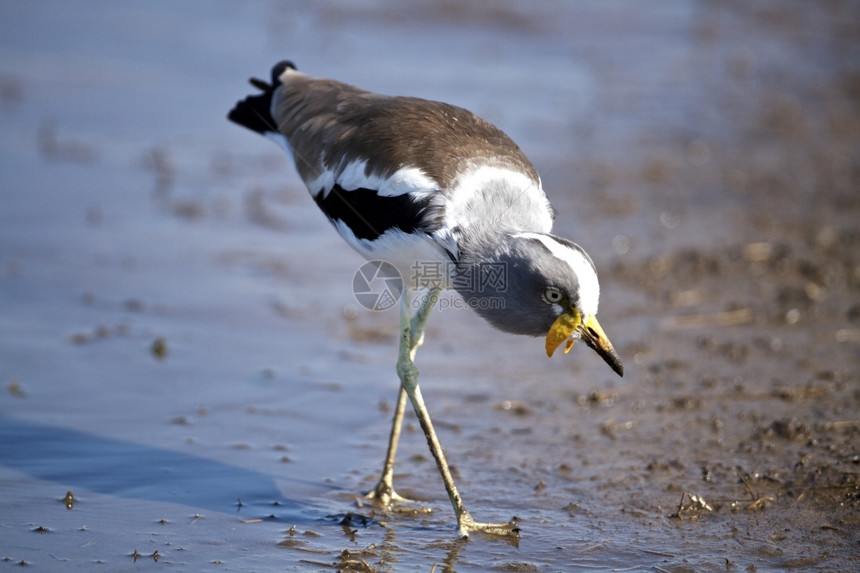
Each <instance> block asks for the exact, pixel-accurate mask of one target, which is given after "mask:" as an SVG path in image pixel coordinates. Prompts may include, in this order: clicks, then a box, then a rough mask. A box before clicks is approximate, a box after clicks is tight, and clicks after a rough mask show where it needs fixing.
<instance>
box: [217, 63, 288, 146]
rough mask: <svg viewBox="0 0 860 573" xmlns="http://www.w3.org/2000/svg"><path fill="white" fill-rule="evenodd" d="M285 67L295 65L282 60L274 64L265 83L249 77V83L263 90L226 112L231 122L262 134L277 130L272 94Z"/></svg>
mask: <svg viewBox="0 0 860 573" xmlns="http://www.w3.org/2000/svg"><path fill="white" fill-rule="evenodd" d="M287 69H293V70H295V69H296V66H295V65H294V64H293V63H292V62H290V61H288V60H283V61H281V62H278V63H277V64H275V66H274V67H273V68H272V83H271V84H269V83H266V82H265V81H263V80H261V79H258V78H251V79H250V80H249V81H250V82H251V85H252V86H254V87H255V88H257V89H260V90H262V91H263V93H261V94H259V95H249V96H248V97H246V98H245V99H243V100H242V101H240V102H239V103H237V104H236V106H235V107H234V108H233V109H232V110H230V113H229V114H227V119H229V120H230V121H232V122H233V123H238V124H239V125H241V126H242V127H247V128H248V129H250V130H252V131H256V132H257V133H259V134H261V135H264V134H265V133H267V132H271V131H277V130H278V126H277V124H276V123H275V119H274V118H273V117H272V94H273V93H274V91H275V88H277V87H278V86H279V85H281V80H280V77H281V74H283V73H284V71H285V70H287Z"/></svg>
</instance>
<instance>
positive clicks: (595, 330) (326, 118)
mask: <svg viewBox="0 0 860 573" xmlns="http://www.w3.org/2000/svg"><path fill="white" fill-rule="evenodd" d="M250 81H251V84H252V85H253V86H255V87H256V88H258V89H259V90H261V91H262V93H259V94H256V95H250V96H248V97H246V98H245V99H244V100H242V101H240V102H239V103H238V104H236V106H235V107H234V108H233V109H232V110H231V111H230V113H229V116H228V117H229V119H230V120H232V121H234V122H235V123H238V124H239V125H242V126H244V127H247V128H248V129H250V130H253V131H256V132H257V133H260V134H262V135H264V136H267V137H269V138H271V139H273V140H275V141H276V142H277V143H279V144H280V145H281V146H283V148H284V149H285V150H286V151H287V153H289V154H290V156H291V157H292V159H293V161H294V163H295V166H296V169H297V170H298V173H299V175H300V176H301V178H302V180H303V181H304V183H305V185H306V186H307V188H308V191H310V194H311V197H312V198H313V200H314V201H315V202H316V204H317V205H318V206H319V208H320V209H321V210H322V211H323V213H325V215H326V216H327V217H328V219H329V220H330V221H331V223H332V224H333V225H334V227H335V229H336V230H337V231H338V233H340V235H341V236H342V237H343V238H344V240H346V242H347V243H349V244H350V246H352V247H353V248H354V249H355V250H357V251H358V252H359V253H361V254H362V255H363V256H364V257H365V258H367V259H368V260H370V261H384V262H387V263H389V264H390V265H393V267H395V268H396V269H397V270H398V272H399V273H400V274H401V276H402V277H403V278H404V279H405V280H406V289H405V291H404V292H403V294H402V296H401V299H400V336H399V340H400V349H399V354H398V360H397V374H398V376H399V377H400V393H399V396H398V400H397V406H396V408H395V414H394V420H393V424H392V429H391V434H390V438H389V444H388V452H387V455H386V458H385V463H384V466H383V471H382V476H381V478H380V480H379V482H378V484H377V485H376V487H375V488H374V489H373V491H371V492H370V493H369V494H367V497H369V498H370V499H372V500H374V501H375V502H377V503H379V504H381V505H383V506H389V505H390V504H392V503H394V502H398V501H402V500H403V498H402V497H400V496H399V495H397V493H396V492H395V490H394V484H393V470H394V457H395V453H396V449H397V442H398V439H399V436H400V428H401V425H402V421H403V415H404V409H405V406H406V401H407V400H409V401H410V402H411V403H412V406H413V408H414V409H415V413H416V415H417V416H418V420H419V423H420V424H421V428H422V430H423V431H424V434H425V436H426V438H427V442H428V445H429V447H430V451H431V453H432V455H433V457H434V459H435V460H436V464H437V466H438V468H439V471H440V473H441V475H442V480H443V482H444V484H445V489H446V490H447V492H448V497H449V498H450V500H451V504H452V506H453V508H454V513H455V515H456V518H457V528H458V531H459V534H460V535H461V536H464V537H465V536H468V535H469V534H470V533H471V532H474V531H482V532H486V533H490V534H495V535H518V534H519V527H518V525H517V523H516V522H515V521H511V522H508V523H480V522H476V521H475V520H474V519H472V516H471V515H470V513H469V512H468V511H467V510H466V507H465V505H464V504H463V501H462V499H461V498H460V494H459V493H458V491H457V488H456V486H455V485H454V480H453V479H452V477H451V472H450V470H449V468H448V463H447V462H446V460H445V455H444V453H443V452H442V447H441V445H440V444H439V440H438V439H437V437H436V432H435V431H434V430H433V424H432V422H431V420H430V415H429V413H428V411H427V407H426V406H425V404H424V400H423V398H422V395H421V390H420V388H419V386H418V370H417V368H416V367H415V363H414V360H415V353H416V351H417V349H418V347H419V346H420V345H421V343H422V342H423V338H424V327H425V324H426V322H427V319H428V316H429V313H430V310H431V309H432V308H433V307H434V305H435V304H436V303H437V301H438V300H439V295H440V293H441V292H442V291H443V290H444V289H451V290H454V291H456V292H457V293H459V295H460V296H461V297H462V300H463V301H464V302H465V303H466V304H467V305H468V306H469V307H471V308H474V309H475V311H476V312H477V313H478V314H479V315H481V316H483V317H484V318H485V319H487V320H488V321H489V322H490V323H491V324H492V325H493V326H495V327H496V328H498V329H500V330H503V331H505V332H510V333H513V334H523V335H531V336H543V337H545V348H546V353H547V355H548V356H552V354H553V352H554V351H555V350H556V349H557V348H558V347H559V346H561V344H562V343H565V348H564V351H565V352H567V351H568V350H570V348H571V346H572V345H573V343H574V341H575V340H577V339H582V340H583V341H584V342H585V343H586V344H587V345H588V346H589V347H591V348H592V349H594V350H595V351H596V352H597V353H598V354H599V355H600V356H601V357H602V358H603V359H604V360H605V361H606V362H607V364H609V366H610V367H611V368H612V370H614V371H615V372H616V373H618V374H619V375H623V367H622V364H621V360H620V359H619V357H618V355H617V353H616V352H615V350H614V349H613V346H612V344H611V343H610V341H609V339H608V338H607V336H606V335H605V334H604V332H603V329H602V328H601V326H600V323H599V322H598V321H597V318H596V315H597V307H598V300H599V297H600V286H599V283H598V280H597V273H596V271H595V268H594V263H593V262H592V260H591V258H590V257H589V256H588V255H587V254H586V252H585V251H584V250H583V249H582V248H581V247H579V246H578V245H577V244H575V243H573V242H571V241H569V240H567V239H564V238H561V237H558V236H555V235H553V234H551V233H550V231H551V228H552V224H553V219H554V217H555V211H554V210H553V208H552V207H551V205H550V203H549V200H548V199H547V197H546V195H545V194H544V192H543V189H542V187H541V181H540V177H539V176H538V174H537V171H536V170H535V168H534V166H533V165H532V164H531V162H530V161H529V160H528V158H527V157H526V156H525V154H524V153H523V152H522V151H521V150H520V148H519V147H518V146H517V145H516V144H515V143H514V142H513V141H512V140H511V139H510V138H509V137H508V136H507V135H505V134H504V133H503V132H502V131H501V130H499V129H498V128H496V127H495V126H493V125H492V124H490V123H489V122H487V121H485V120H483V119H481V118H479V117H478V116H476V115H474V114H472V113H471V112H469V111H467V110H465V109H462V108H460V107H456V106H453V105H449V104H445V103H441V102H436V101H429V100H425V99H419V98H413V97H392V96H385V95H379V94H375V93H372V92H368V91H365V90H362V89H359V88H357V87H354V86H351V85H348V84H345V83H341V82H338V81H335V80H330V79H322V78H316V77H313V76H310V75H306V74H304V73H302V72H299V71H298V70H297V69H296V67H295V66H294V65H293V64H292V63H291V62H288V61H283V62H280V63H278V64H277V65H275V66H274V68H273V69H272V73H271V80H270V82H266V81H263V80H259V79H256V78H252V79H251V80H250ZM418 288H424V289H426V296H424V297H423V299H421V304H420V306H419V307H418V309H417V311H416V312H415V313H414V314H413V313H412V312H411V310H410V302H411V300H412V294H413V292H414V290H415V289H418Z"/></svg>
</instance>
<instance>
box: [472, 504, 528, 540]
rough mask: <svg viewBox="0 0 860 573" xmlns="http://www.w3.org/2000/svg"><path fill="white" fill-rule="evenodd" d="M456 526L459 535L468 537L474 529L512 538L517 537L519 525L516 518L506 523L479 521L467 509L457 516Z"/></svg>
mask: <svg viewBox="0 0 860 573" xmlns="http://www.w3.org/2000/svg"><path fill="white" fill-rule="evenodd" d="M457 526H458V527H459V530H460V537H469V535H470V534H472V533H473V532H475V531H477V532H480V533H484V534H487V535H494V536H497V537H507V538H513V539H516V538H519V536H520V525H519V523H517V519H516V518H514V519H513V520H511V521H508V522H507V523H479V522H477V521H475V520H474V519H472V516H471V515H469V512H468V511H465V510H463V512H462V513H461V514H460V516H459V517H458V518H457Z"/></svg>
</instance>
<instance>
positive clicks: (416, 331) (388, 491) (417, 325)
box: [365, 290, 438, 506]
mask: <svg viewBox="0 0 860 573" xmlns="http://www.w3.org/2000/svg"><path fill="white" fill-rule="evenodd" d="M402 296H403V301H401V302H402V304H401V306H400V323H401V325H403V324H405V322H406V321H407V320H409V302H410V301H411V296H410V291H409V290H405V291H404V292H403V294H402ZM437 296H438V293H437ZM433 304H434V298H433V297H430V296H427V298H426V299H424V301H423V302H422V304H421V306H420V307H419V308H418V311H417V312H416V313H415V315H414V316H413V317H412V319H411V320H409V339H408V340H405V339H404V337H402V336H401V337H400V351H399V353H398V356H399V357H400V358H402V357H403V356H409V360H410V361H413V360H415V353H416V351H417V350H418V347H419V346H421V343H422V342H424V327H425V326H426V325H427V318H428V317H429V315H430V310H432V308H433ZM404 345H405V346H404ZM399 362H400V360H398V370H399V368H400V365H399ZM407 399H408V396H407V395H406V390H405V389H404V388H403V385H402V384H401V386H400V391H399V392H398V395H397V405H396V406H395V408H394V419H393V420H392V421H391V433H390V434H389V436H388V451H387V452H386V454H385V463H384V464H383V466H382V475H381V476H380V478H379V481H378V482H377V483H376V486H375V487H374V488H373V489H372V490H371V491H370V492H368V493H367V495H365V497H366V498H367V499H370V500H373V501H375V502H377V503H379V504H380V505H383V506H387V505H390V504H391V502H393V501H409V500H408V499H406V498H404V497H403V496H401V495H399V494H398V493H397V492H396V491H394V457H395V455H396V454H397V443H398V441H399V440H400V431H401V428H402V427H403V415H404V413H405V410H406V401H407Z"/></svg>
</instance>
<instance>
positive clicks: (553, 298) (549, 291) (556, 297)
mask: <svg viewBox="0 0 860 573" xmlns="http://www.w3.org/2000/svg"><path fill="white" fill-rule="evenodd" d="M543 299H544V300H545V301H546V302H548V303H549V304H558V303H560V302H561V301H562V300H564V294H562V292H561V291H560V290H558V289H557V288H555V287H546V289H545V290H544V291H543Z"/></svg>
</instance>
